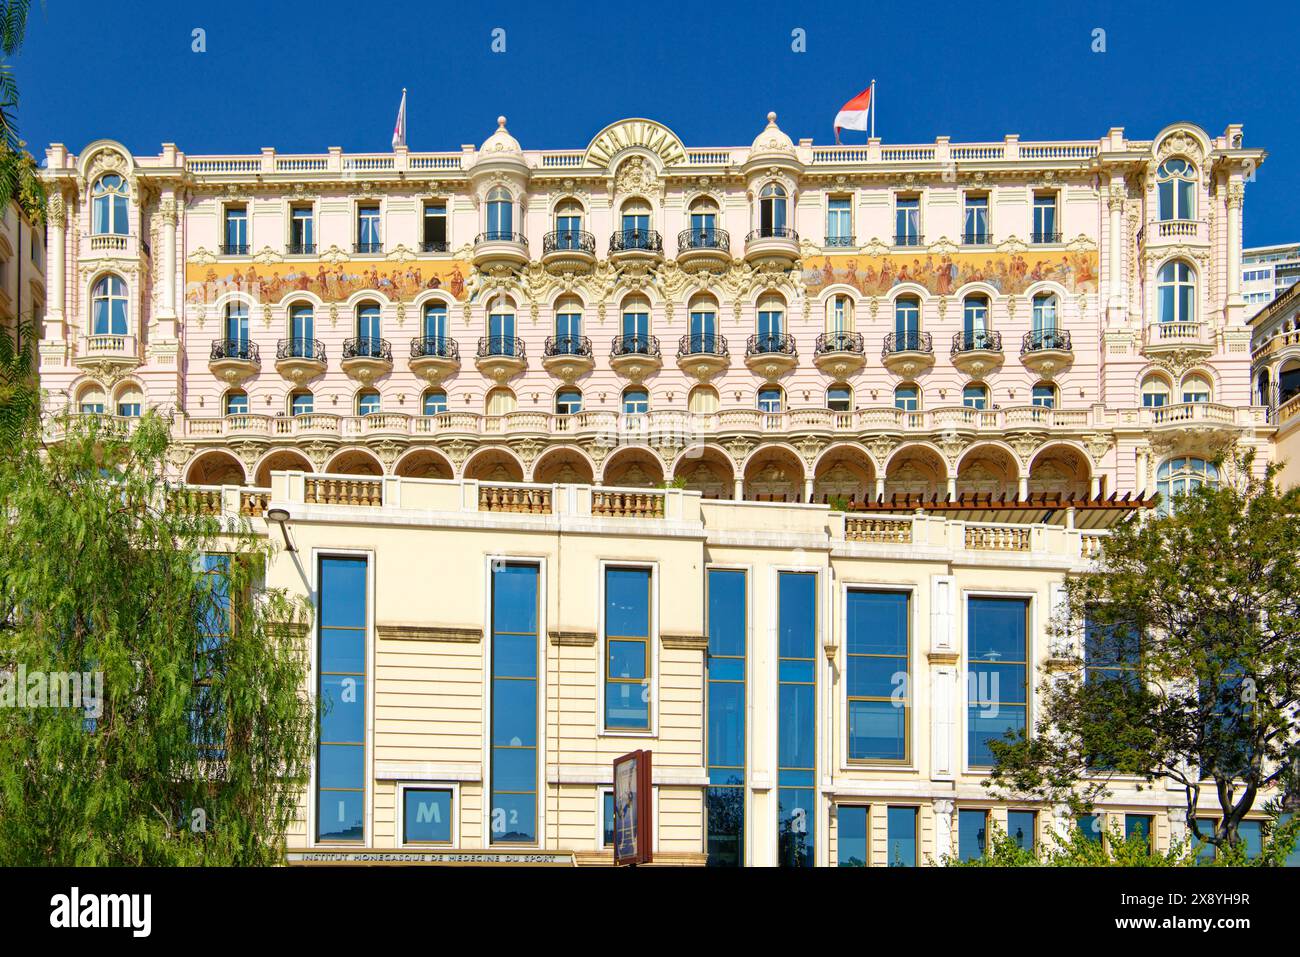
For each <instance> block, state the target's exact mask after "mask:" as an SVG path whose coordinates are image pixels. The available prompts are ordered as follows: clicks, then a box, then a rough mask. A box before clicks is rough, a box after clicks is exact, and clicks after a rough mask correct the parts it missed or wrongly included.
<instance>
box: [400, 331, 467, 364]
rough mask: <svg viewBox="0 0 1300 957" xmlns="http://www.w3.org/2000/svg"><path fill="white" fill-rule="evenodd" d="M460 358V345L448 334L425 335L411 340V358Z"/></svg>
mask: <svg viewBox="0 0 1300 957" xmlns="http://www.w3.org/2000/svg"><path fill="white" fill-rule="evenodd" d="M425 356H429V357H432V358H435V359H459V358H460V346H458V345H457V344H456V340H455V339H452V338H449V337H448V336H424V337H422V338H419V339H412V340H411V358H412V359H421V358H424V357H425Z"/></svg>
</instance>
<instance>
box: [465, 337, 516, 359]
mask: <svg viewBox="0 0 1300 957" xmlns="http://www.w3.org/2000/svg"><path fill="white" fill-rule="evenodd" d="M476 355H477V357H478V358H480V359H486V358H488V357H490V356H512V357H514V358H516V359H523V358H526V356H525V355H524V340H522V339H520V338H519V337H517V336H481V337H480V338H479V341H478V352H477V353H476Z"/></svg>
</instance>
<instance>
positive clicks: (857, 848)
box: [835, 805, 869, 867]
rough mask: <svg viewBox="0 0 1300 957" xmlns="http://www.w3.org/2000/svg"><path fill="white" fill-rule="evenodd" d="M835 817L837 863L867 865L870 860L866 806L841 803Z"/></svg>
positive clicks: (848, 865) (846, 865)
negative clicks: (868, 855) (868, 854)
mask: <svg viewBox="0 0 1300 957" xmlns="http://www.w3.org/2000/svg"><path fill="white" fill-rule="evenodd" d="M835 818H836V821H837V824H836V828H835V840H836V855H835V857H836V863H837V864H838V865H839V866H840V867H866V866H867V864H868V862H869V859H868V857H867V821H868V819H869V816H868V814H867V809H866V807H859V806H856V805H840V807H839V808H837V809H836V814H835Z"/></svg>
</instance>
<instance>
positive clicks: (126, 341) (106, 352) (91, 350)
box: [72, 335, 140, 375]
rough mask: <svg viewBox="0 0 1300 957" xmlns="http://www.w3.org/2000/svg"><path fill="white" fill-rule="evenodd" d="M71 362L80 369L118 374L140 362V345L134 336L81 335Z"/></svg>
mask: <svg viewBox="0 0 1300 957" xmlns="http://www.w3.org/2000/svg"><path fill="white" fill-rule="evenodd" d="M72 363H73V365H75V366H77V367H78V368H81V369H87V370H92V371H103V372H104V373H106V374H113V373H116V374H118V375H120V374H121V373H123V372H127V371H129V370H131V369H134V368H135V367H136V366H138V365H139V364H140V345H139V342H138V340H137V339H136V337H135V336H118V335H100V336H82V337H81V339H80V340H79V342H78V346H77V354H76V355H75V356H74V357H73V359H72Z"/></svg>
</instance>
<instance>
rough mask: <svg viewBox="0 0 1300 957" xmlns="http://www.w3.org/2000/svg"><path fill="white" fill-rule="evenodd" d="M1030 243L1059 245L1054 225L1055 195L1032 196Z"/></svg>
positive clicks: (1059, 235) (1058, 236) (1059, 239)
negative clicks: (1032, 227)
mask: <svg viewBox="0 0 1300 957" xmlns="http://www.w3.org/2000/svg"><path fill="white" fill-rule="evenodd" d="M1030 241H1031V242H1035V243H1059V242H1060V241H1061V234H1060V232H1059V231H1058V230H1057V225H1056V194H1055V193H1036V194H1035V195H1034V229H1033V232H1032V233H1031V234H1030Z"/></svg>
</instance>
